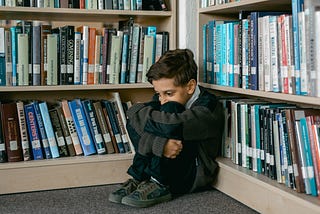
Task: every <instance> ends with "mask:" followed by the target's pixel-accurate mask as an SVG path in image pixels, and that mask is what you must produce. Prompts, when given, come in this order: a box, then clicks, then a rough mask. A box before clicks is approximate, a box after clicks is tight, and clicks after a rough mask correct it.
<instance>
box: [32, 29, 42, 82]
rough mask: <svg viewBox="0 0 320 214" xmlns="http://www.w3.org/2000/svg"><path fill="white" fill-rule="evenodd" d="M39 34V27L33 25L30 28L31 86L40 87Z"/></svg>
mask: <svg viewBox="0 0 320 214" xmlns="http://www.w3.org/2000/svg"><path fill="white" fill-rule="evenodd" d="M40 32H41V27H40V26H39V25H36V24H34V25H33V26H32V84H33V85H41V82H40V79H41V78H40V71H41V68H40V64H41V58H40V56H41V48H40V42H39V41H40V38H41V37H40Z"/></svg>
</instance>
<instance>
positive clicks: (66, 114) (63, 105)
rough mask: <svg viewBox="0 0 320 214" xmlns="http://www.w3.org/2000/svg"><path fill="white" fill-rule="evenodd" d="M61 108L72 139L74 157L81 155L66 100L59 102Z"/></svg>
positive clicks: (77, 137)
mask: <svg viewBox="0 0 320 214" xmlns="http://www.w3.org/2000/svg"><path fill="white" fill-rule="evenodd" d="M61 108H62V110H63V114H64V117H65V120H66V123H67V126H68V130H69V133H70V136H71V139H72V143H73V147H74V150H75V153H76V155H82V154H83V151H82V148H81V145H80V140H79V136H78V133H77V131H76V128H75V124H74V120H73V118H72V115H71V112H70V108H69V104H68V101H67V100H62V101H61Z"/></svg>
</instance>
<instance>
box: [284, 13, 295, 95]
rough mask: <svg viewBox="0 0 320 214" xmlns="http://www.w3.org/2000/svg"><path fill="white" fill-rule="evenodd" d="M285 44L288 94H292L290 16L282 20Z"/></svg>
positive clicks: (292, 69) (293, 80)
mask: <svg viewBox="0 0 320 214" xmlns="http://www.w3.org/2000/svg"><path fill="white" fill-rule="evenodd" d="M284 31H285V40H286V41H285V43H286V50H285V51H286V54H287V72H288V93H289V94H292V93H293V85H292V84H293V82H295V79H294V61H293V54H294V53H293V40H292V15H287V16H285V18H284Z"/></svg>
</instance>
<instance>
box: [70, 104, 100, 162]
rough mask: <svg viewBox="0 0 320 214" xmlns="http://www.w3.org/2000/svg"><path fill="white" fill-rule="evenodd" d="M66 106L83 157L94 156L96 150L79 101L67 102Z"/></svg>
mask: <svg viewBox="0 0 320 214" xmlns="http://www.w3.org/2000/svg"><path fill="white" fill-rule="evenodd" d="M68 104H69V108H70V112H71V115H72V118H73V120H74V124H75V127H76V130H77V133H78V136H79V140H80V144H81V147H82V150H83V153H84V155H85V156H87V155H92V154H95V153H96V149H95V146H94V142H93V139H92V136H91V133H90V129H89V125H88V123H87V120H86V116H85V113H84V111H83V108H82V105H81V101H80V99H74V100H72V101H69V102H68Z"/></svg>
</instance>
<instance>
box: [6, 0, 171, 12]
mask: <svg viewBox="0 0 320 214" xmlns="http://www.w3.org/2000/svg"><path fill="white" fill-rule="evenodd" d="M0 6H7V7H38V8H78V9H87V10H168V7H167V5H166V2H165V1H164V0H95V1H89V0H71V1H69V0H0Z"/></svg>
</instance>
